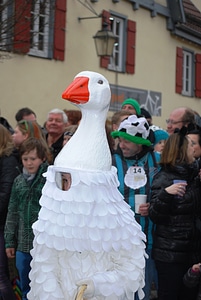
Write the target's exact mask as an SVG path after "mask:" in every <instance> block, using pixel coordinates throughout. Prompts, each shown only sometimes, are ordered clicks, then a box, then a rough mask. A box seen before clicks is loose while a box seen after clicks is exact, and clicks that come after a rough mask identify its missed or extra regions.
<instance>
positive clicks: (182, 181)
mask: <svg viewBox="0 0 201 300" xmlns="http://www.w3.org/2000/svg"><path fill="white" fill-rule="evenodd" d="M173 183H187V181H186V180H182V179H175V180H173ZM176 197H177V198H182V197H181V196H176Z"/></svg>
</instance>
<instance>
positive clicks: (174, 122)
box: [166, 119, 185, 125]
mask: <svg viewBox="0 0 201 300" xmlns="http://www.w3.org/2000/svg"><path fill="white" fill-rule="evenodd" d="M183 122H185V121H173V120H170V119H168V120H166V123H167V124H170V125H175V124H178V123H183Z"/></svg>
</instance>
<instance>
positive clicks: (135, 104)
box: [121, 98, 141, 115]
mask: <svg viewBox="0 0 201 300" xmlns="http://www.w3.org/2000/svg"><path fill="white" fill-rule="evenodd" d="M126 104H130V105H132V107H133V108H134V109H135V110H136V113H137V115H140V114H141V109H140V105H139V103H138V102H137V100H135V99H133V98H128V99H126V100H124V102H123V103H122V105H121V108H123V106H124V105H126Z"/></svg>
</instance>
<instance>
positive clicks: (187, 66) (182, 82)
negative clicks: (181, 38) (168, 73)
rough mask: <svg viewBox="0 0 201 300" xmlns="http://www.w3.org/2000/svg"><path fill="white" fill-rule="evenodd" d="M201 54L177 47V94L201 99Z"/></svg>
mask: <svg viewBox="0 0 201 300" xmlns="http://www.w3.org/2000/svg"><path fill="white" fill-rule="evenodd" d="M200 82H201V54H198V53H196V54H194V53H193V52H192V51H188V50H186V49H185V50H184V49H182V48H179V47H177V55H176V93H178V94H182V95H184V96H188V97H194V96H195V97H198V98H201V85H200Z"/></svg>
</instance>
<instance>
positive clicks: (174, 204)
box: [0, 98, 201, 300]
mask: <svg viewBox="0 0 201 300" xmlns="http://www.w3.org/2000/svg"><path fill="white" fill-rule="evenodd" d="M15 120H16V126H15V128H14V129H13V128H12V126H11V125H10V124H9V122H8V121H7V120H6V119H5V118H2V117H1V119H0V123H1V124H0V299H2V300H13V299H16V295H15V293H14V290H13V287H12V284H11V278H10V276H9V268H8V259H10V258H14V259H15V262H16V268H17V272H18V276H19V282H20V291H21V299H22V300H26V299H27V293H28V292H29V282H30V281H29V276H28V274H29V272H30V268H31V267H30V261H31V255H30V250H31V249H32V242H33V232H32V224H33V223H34V222H35V221H36V220H37V216H38V213H39V210H40V204H39V200H40V197H41V193H42V188H43V186H44V184H45V177H43V175H42V174H43V173H44V172H46V170H47V167H48V165H51V164H54V160H55V158H56V156H57V155H58V153H59V152H60V151H61V149H62V148H63V147H64V146H65V144H66V143H68V141H69V140H70V138H71V137H72V136H73V135H74V133H75V132H76V130H77V128H79V122H80V120H81V113H80V111H78V110H65V109H64V110H61V109H57V108H55V109H52V110H51V111H49V112H48V114H47V118H46V120H45V122H44V124H43V126H40V125H39V124H38V122H37V116H36V113H35V112H34V111H33V110H32V109H30V108H27V107H25V108H22V109H20V110H19V111H18V112H17V113H16V115H15ZM197 120H200V117H199V114H198V113H197V112H194V111H193V110H192V109H190V108H187V107H179V108H176V109H174V110H173V111H172V112H171V113H170V115H169V119H167V120H166V123H167V128H166V129H162V128H160V127H159V126H157V125H156V124H153V120H152V116H151V114H150V113H149V112H148V111H147V110H146V109H145V108H144V107H140V105H139V103H138V102H137V101H136V100H135V99H132V98H128V99H125V100H124V102H123V103H122V106H121V110H120V111H117V112H115V113H114V114H113V116H112V118H111V122H108V121H107V122H106V125H105V127H106V134H107V137H108V143H109V146H110V150H111V157H112V165H113V166H115V167H116V169H117V176H118V180H119V191H120V193H121V194H122V195H123V197H124V200H125V201H126V202H127V203H128V204H129V205H130V207H131V209H132V210H133V211H134V212H135V219H136V221H137V222H138V223H139V224H140V225H141V228H142V230H143V232H144V233H145V235H146V252H147V254H148V257H147V259H146V266H145V287H144V294H145V296H144V298H143V299H144V300H149V299H159V300H197V299H201V296H200V295H201V288H200V287H201V283H200V282H199V279H200V275H201V268H200V265H201V199H200V195H201V180H200V178H201V163H200V158H201V127H200V123H199V122H198V121H197ZM65 180H66V179H65ZM64 190H65V188H64ZM137 195H145V196H146V202H145V203H143V204H141V205H140V206H139V211H137V212H136V202H135V199H136V198H137ZM136 259H137V258H136ZM153 289H154V290H155V291H156V294H155V295H154V296H153V293H152V292H153ZM153 297H155V298H153ZM199 297H200V298H199ZM138 299H139V298H138V294H136V295H134V299H133V300H138Z"/></svg>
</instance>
